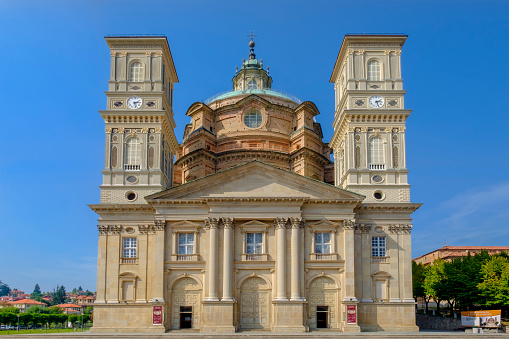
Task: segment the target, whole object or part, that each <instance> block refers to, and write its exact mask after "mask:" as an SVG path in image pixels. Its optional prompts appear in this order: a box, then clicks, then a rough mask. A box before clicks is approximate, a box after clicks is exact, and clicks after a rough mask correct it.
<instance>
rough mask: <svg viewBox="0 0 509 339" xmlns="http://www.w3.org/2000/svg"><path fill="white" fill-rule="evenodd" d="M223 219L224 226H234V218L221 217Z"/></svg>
mask: <svg viewBox="0 0 509 339" xmlns="http://www.w3.org/2000/svg"><path fill="white" fill-rule="evenodd" d="M221 219H222V220H223V226H224V228H232V229H233V228H234V227H235V219H233V218H221Z"/></svg>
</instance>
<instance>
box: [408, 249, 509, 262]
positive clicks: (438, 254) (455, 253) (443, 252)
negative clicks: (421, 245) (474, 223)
mask: <svg viewBox="0 0 509 339" xmlns="http://www.w3.org/2000/svg"><path fill="white" fill-rule="evenodd" d="M481 251H487V252H488V253H489V254H490V255H493V254H500V253H502V252H507V253H509V246H444V247H442V248H439V249H438V250H434V251H431V252H429V253H426V254H423V255H421V256H419V257H417V258H415V259H413V261H415V262H416V263H418V264H424V265H430V264H432V263H433V261H435V260H436V259H437V258H442V259H444V260H447V261H451V260H453V259H456V258H459V257H464V256H467V255H468V254H469V253H470V255H474V254H477V253H481Z"/></svg>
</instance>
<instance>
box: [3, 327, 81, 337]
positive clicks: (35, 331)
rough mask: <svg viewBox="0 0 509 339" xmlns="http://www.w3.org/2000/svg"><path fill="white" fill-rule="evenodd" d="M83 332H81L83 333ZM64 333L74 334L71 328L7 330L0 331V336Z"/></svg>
mask: <svg viewBox="0 0 509 339" xmlns="http://www.w3.org/2000/svg"><path fill="white" fill-rule="evenodd" d="M89 329H90V328H88V327H87V328H85V331H88V330H89ZM85 331H83V332H85ZM65 332H74V330H73V329H72V328H60V329H53V328H52V329H42V330H34V329H33V330H19V331H14V330H9V331H0V335H8V334H11V335H12V334H38V333H39V334H45V333H65ZM77 332H81V329H77Z"/></svg>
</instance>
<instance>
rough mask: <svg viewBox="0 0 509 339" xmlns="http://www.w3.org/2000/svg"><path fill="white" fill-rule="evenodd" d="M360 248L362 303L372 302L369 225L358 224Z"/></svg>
mask: <svg viewBox="0 0 509 339" xmlns="http://www.w3.org/2000/svg"><path fill="white" fill-rule="evenodd" d="M358 227H359V228H360V230H361V246H362V250H361V252H362V294H361V297H362V300H361V301H362V302H373V299H372V297H371V236H370V234H369V233H370V231H371V225H370V224H359V225H358Z"/></svg>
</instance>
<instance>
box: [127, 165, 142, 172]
mask: <svg viewBox="0 0 509 339" xmlns="http://www.w3.org/2000/svg"><path fill="white" fill-rule="evenodd" d="M140 169H141V165H124V171H128V172H130V171H139V170H140Z"/></svg>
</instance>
